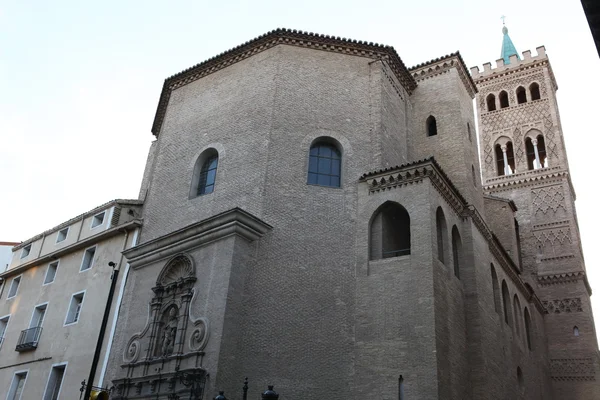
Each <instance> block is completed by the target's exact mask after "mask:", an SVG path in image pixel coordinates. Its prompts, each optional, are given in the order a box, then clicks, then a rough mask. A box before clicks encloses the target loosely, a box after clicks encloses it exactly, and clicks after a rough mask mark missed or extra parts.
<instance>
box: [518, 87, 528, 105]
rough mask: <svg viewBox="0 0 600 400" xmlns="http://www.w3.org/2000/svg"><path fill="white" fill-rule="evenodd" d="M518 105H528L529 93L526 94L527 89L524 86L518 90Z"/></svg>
mask: <svg viewBox="0 0 600 400" xmlns="http://www.w3.org/2000/svg"><path fill="white" fill-rule="evenodd" d="M517 103H519V104H523V103H527V93H526V92H525V88H524V87H523V86H519V87H518V88H517Z"/></svg>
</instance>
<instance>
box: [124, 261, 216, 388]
mask: <svg viewBox="0 0 600 400" xmlns="http://www.w3.org/2000/svg"><path fill="white" fill-rule="evenodd" d="M196 280H197V278H196V270H195V268H194V264H193V261H192V258H191V257H190V256H188V255H185V254H180V255H177V256H175V257H173V258H172V259H171V260H169V261H168V262H167V263H166V265H165V266H164V268H163V269H162V271H161V272H160V274H159V276H158V279H157V280H156V286H155V287H153V288H152V292H153V293H154V296H153V297H152V299H151V301H150V304H149V312H148V319H147V322H146V325H145V327H144V329H143V330H142V331H141V332H139V333H136V334H135V335H133V336H132V337H131V338H130V339H129V341H128V343H127V346H126V348H125V351H124V354H123V361H124V362H125V364H124V365H122V367H123V368H126V370H127V377H126V378H123V379H117V380H115V381H114V384H115V387H116V392H115V393H116V397H115V398H116V399H128V398H129V396H132V395H134V396H137V397H136V398H140V399H143V398H147V397H146V396H149V395H152V394H161V393H162V394H165V393H169V394H173V393H183V392H185V390H187V389H186V388H182V387H179V386H178V385H179V384H178V383H177V379H176V378H177V377H179V376H182V375H181V374H185V373H187V374H190V373H194V374H196V375H198V374H199V375H198V376H200V375H202V376H204V375H203V374H204V373H205V371H204V370H203V369H202V368H198V364H200V365H201V362H199V360H200V359H201V357H202V356H203V354H204V352H203V350H204V348H205V347H206V344H207V341H208V336H209V335H208V320H207V319H206V318H193V317H192V316H191V312H190V306H191V301H192V299H193V296H194V286H195V283H196ZM157 371H158V373H157ZM186 371H187V372H186ZM152 398H154V397H152Z"/></svg>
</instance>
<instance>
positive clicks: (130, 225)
mask: <svg viewBox="0 0 600 400" xmlns="http://www.w3.org/2000/svg"><path fill="white" fill-rule="evenodd" d="M141 226H142V220H141V219H134V220H132V221H129V222H126V223H124V224H121V225H118V226H115V227H113V228H109V229H107V230H104V231H101V232H100V233H98V234H96V235H93V236H89V237H86V238H85V239H82V240H80V241H79V242H75V243H73V244H70V245H68V246H65V247H63V248H60V249H58V250H56V251H53V252H52V253H48V254H44V255H43V256H41V257H38V258H35V259H33V260H31V261H28V262H26V263H24V264H21V265H19V266H18V267H15V268H12V269H9V270H7V271H4V272H3V273H1V274H0V278H1V279H6V278H8V277H10V276H12V275H18V274H20V273H22V272H23V271H26V270H28V269H29V268H32V267H35V266H38V265H40V264H45V263H47V262H51V261H54V260H57V259H59V258H60V257H62V256H64V255H66V254H69V253H72V252H74V251H77V250H80V249H84V248H87V247H90V246H92V245H94V244H95V243H98V242H100V241H103V240H106V239H109V238H111V237H113V236H116V235H118V234H120V233H122V232H124V231H131V230H133V229H136V228H139V227H141Z"/></svg>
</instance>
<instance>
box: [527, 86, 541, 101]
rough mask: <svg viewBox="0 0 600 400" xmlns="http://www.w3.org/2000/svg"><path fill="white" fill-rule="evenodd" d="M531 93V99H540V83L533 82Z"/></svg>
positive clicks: (530, 88) (530, 87)
mask: <svg viewBox="0 0 600 400" xmlns="http://www.w3.org/2000/svg"><path fill="white" fill-rule="evenodd" d="M529 93H530V94H531V101H533V100H539V99H540V85H538V84H537V83H536V82H533V83H532V84H531V85H529Z"/></svg>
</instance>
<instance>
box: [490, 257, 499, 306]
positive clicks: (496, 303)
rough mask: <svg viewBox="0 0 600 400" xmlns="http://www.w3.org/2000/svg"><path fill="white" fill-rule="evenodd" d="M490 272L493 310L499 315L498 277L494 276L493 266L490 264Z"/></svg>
mask: <svg viewBox="0 0 600 400" xmlns="http://www.w3.org/2000/svg"><path fill="white" fill-rule="evenodd" d="M490 269H491V270H492V290H493V294H494V309H495V310H496V312H497V313H498V314H500V286H499V285H498V275H496V269H495V268H494V264H490Z"/></svg>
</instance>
